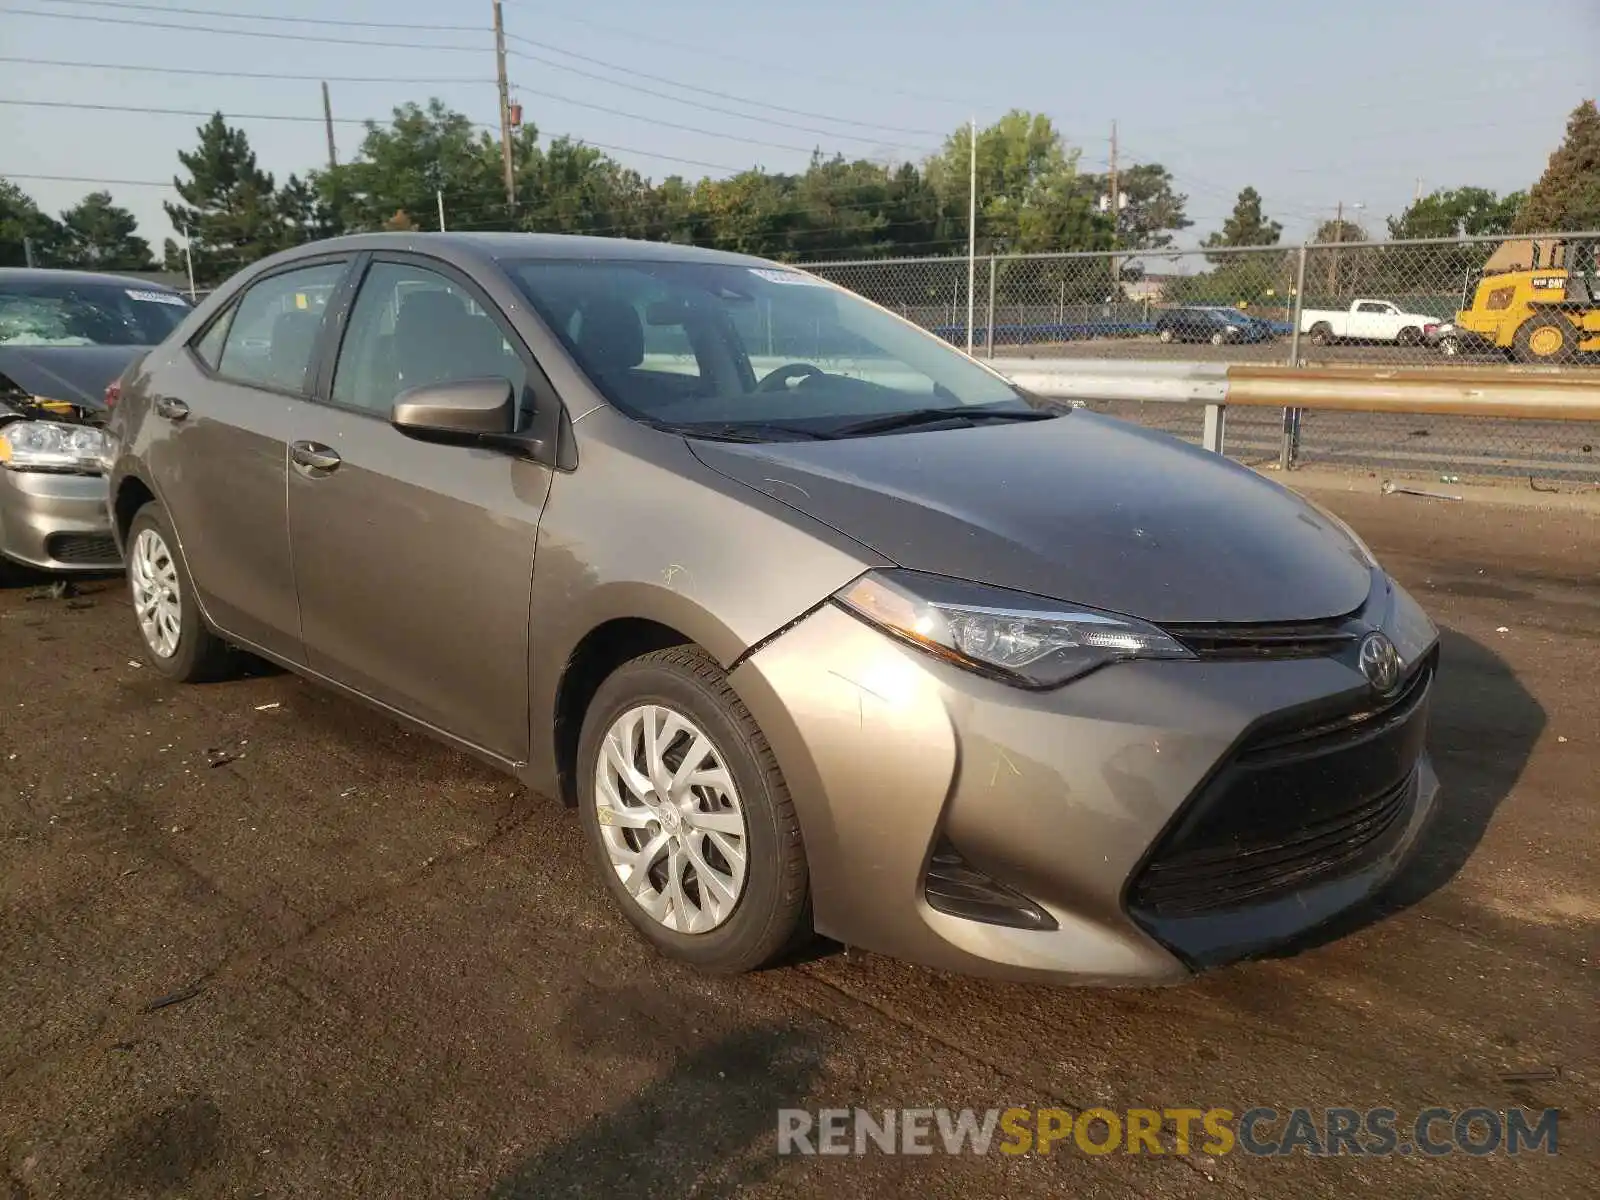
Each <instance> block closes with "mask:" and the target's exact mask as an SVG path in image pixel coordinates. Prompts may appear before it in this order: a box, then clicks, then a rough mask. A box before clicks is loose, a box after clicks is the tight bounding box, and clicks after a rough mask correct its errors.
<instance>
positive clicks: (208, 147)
mask: <svg viewBox="0 0 1600 1200" xmlns="http://www.w3.org/2000/svg"><path fill="white" fill-rule="evenodd" d="M196 132H197V133H199V135H200V145H199V146H198V147H197V148H196V149H195V150H193V151H192V152H189V153H185V152H183V151H179V152H178V161H179V162H181V163H182V164H183V165H184V167H185V168H186V169H187V170H188V172H189V176H190V178H189V179H188V180H187V181H185V180H181V179H174V180H173V181H172V183H173V187H175V188H176V189H177V192H178V195H179V196H180V197H182V199H183V201H184V203H182V204H172V203H164V204H163V205H162V207H163V208H165V209H166V211H167V218H168V219H169V220H170V221H171V222H172V225H173V228H174V229H176V230H177V231H178V232H179V234H180V235H183V236H185V237H187V238H189V240H190V247H191V250H192V252H193V254H194V273H195V277H196V279H198V280H199V281H200V282H202V283H217V282H220V281H221V280H223V279H225V278H227V277H228V276H229V275H231V274H233V273H234V272H235V271H237V270H239V268H240V267H243V266H245V265H247V264H248V263H252V262H254V261H255V260H256V259H258V258H264V257H265V256H266V255H268V254H271V253H272V252H273V251H275V250H278V249H281V248H282V247H283V246H284V245H285V244H286V241H285V237H284V223H283V214H282V212H281V210H280V206H279V201H278V196H277V191H276V188H275V186H274V184H273V180H272V176H271V175H270V174H268V173H267V172H265V171H263V170H261V169H260V167H258V166H257V165H256V156H255V152H254V151H253V150H251V149H250V139H249V138H248V137H246V136H245V132H244V130H242V129H234V128H233V127H231V126H230V125H228V123H227V122H226V121H224V120H223V117H222V114H221V113H216V114H215V115H214V116H212V118H211V120H210V121H208V122H207V123H206V124H204V125H202V126H200V128H199V129H198V130H197V131H196ZM174 250H178V251H179V252H178V254H177V256H176V261H174V255H173V252H174ZM183 268H184V263H183V256H182V253H181V249H180V248H179V247H176V246H174V245H173V243H172V242H171V241H170V240H169V241H168V243H167V269H168V270H172V271H181V270H183Z"/></svg>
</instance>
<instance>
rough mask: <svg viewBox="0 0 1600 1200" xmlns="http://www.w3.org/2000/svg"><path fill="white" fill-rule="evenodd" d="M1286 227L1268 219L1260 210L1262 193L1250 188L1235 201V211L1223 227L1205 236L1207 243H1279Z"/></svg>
mask: <svg viewBox="0 0 1600 1200" xmlns="http://www.w3.org/2000/svg"><path fill="white" fill-rule="evenodd" d="M1282 235H1283V226H1282V225H1280V224H1279V223H1278V222H1277V221H1269V220H1267V218H1266V216H1265V215H1263V213H1262V211H1261V193H1260V192H1258V191H1256V190H1255V188H1253V187H1247V188H1245V189H1244V190H1243V191H1242V192H1240V193H1239V199H1238V200H1236V201H1234V205H1233V212H1232V213H1231V214H1230V215H1229V217H1228V219H1227V220H1225V221H1224V222H1223V223H1222V229H1221V230H1220V231H1218V232H1217V233H1213V234H1212V235H1211V236H1210V237H1208V238H1206V240H1205V244H1206V245H1207V246H1276V245H1277V244H1278V238H1279V237H1281V236H1282Z"/></svg>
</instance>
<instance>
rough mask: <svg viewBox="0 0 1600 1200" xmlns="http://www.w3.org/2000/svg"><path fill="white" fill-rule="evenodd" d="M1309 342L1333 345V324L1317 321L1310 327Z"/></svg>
mask: <svg viewBox="0 0 1600 1200" xmlns="http://www.w3.org/2000/svg"><path fill="white" fill-rule="evenodd" d="M1311 344H1312V345H1313V346H1331V345H1333V326H1332V325H1329V324H1328V323H1327V322H1326V321H1318V322H1317V323H1316V324H1315V325H1313V326H1312V327H1311Z"/></svg>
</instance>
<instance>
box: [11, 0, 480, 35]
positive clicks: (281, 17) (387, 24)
mask: <svg viewBox="0 0 1600 1200" xmlns="http://www.w3.org/2000/svg"><path fill="white" fill-rule="evenodd" d="M38 2H39V3H43V4H63V3H64V4H70V5H73V6H74V7H77V8H123V9H134V10H137V11H139V12H154V13H173V14H181V15H183V16H190V17H229V18H238V19H240V20H244V21H273V22H281V23H286V24H291V25H342V26H347V27H349V28H353V29H416V30H422V31H425V32H433V33H486V32H487V31H488V27H487V26H484V25H428V24H405V23H402V22H399V21H339V20H334V19H332V18H329V17H291V16H287V15H285V14H283V13H248V12H232V11H230V10H228V9H225V8H181V7H178V6H176V5H169V4H135V3H132V2H131V0H38Z"/></svg>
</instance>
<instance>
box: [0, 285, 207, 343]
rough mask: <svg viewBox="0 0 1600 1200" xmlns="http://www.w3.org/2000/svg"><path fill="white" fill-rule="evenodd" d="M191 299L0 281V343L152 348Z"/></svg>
mask: <svg viewBox="0 0 1600 1200" xmlns="http://www.w3.org/2000/svg"><path fill="white" fill-rule="evenodd" d="M188 311H189V303H188V301H186V300H185V299H184V298H183V297H182V296H180V295H178V294H177V293H176V292H168V291H164V290H161V289H157V288H140V287H136V286H133V285H131V284H130V285H129V286H123V285H121V284H116V283H77V282H71V283H68V282H58V281H56V280H48V281H33V280H30V281H27V282H22V281H15V282H14V281H11V280H3V281H0V346H153V345H155V344H156V343H157V342H159V341H161V340H162V339H163V338H165V337H166V336H167V334H169V333H171V332H172V331H173V330H174V329H175V328H177V326H178V323H179V322H180V321H182V320H183V318H184V316H185V315H186V314H187V313H188Z"/></svg>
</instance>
